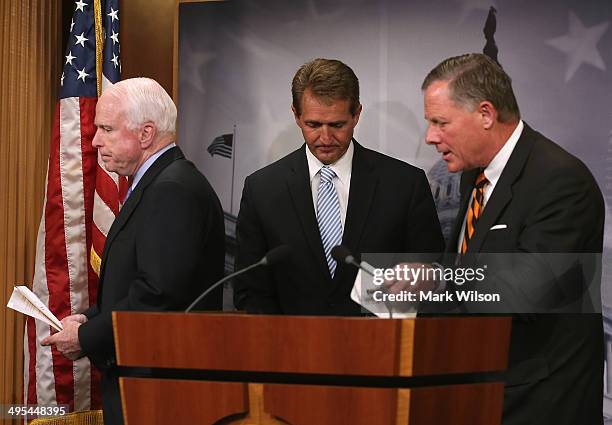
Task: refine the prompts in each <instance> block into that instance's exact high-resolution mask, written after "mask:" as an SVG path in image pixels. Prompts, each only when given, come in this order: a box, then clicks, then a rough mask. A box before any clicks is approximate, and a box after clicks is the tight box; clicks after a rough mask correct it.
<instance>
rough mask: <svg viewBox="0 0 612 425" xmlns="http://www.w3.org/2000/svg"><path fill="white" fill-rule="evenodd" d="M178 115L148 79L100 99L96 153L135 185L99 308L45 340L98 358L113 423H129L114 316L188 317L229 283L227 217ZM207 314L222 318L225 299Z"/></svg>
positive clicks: (108, 256)
mask: <svg viewBox="0 0 612 425" xmlns="http://www.w3.org/2000/svg"><path fill="white" fill-rule="evenodd" d="M176 114H177V113H176V106H175V105H174V103H173V101H172V99H171V98H170V96H169V95H168V94H167V93H166V91H165V90H164V89H163V88H162V87H161V86H160V85H159V84H158V83H157V82H156V81H154V80H151V79H148V78H133V79H127V80H123V81H121V82H119V83H117V84H115V85H114V86H112V87H110V88H109V89H107V90H106V91H105V92H104V94H103V95H102V96H101V97H100V99H99V100H98V104H97V106H96V116H95V125H96V127H97V131H96V135H95V137H94V139H93V142H92V144H93V146H94V147H96V148H97V149H98V151H99V153H100V156H101V158H102V161H103V162H104V167H105V168H106V169H107V170H108V171H109V172H115V173H117V174H119V175H122V176H130V181H131V183H130V187H129V190H128V194H127V196H126V199H125V202H124V205H123V208H122V209H121V211H120V213H119V215H118V216H117V218H116V219H115V221H114V223H113V225H112V227H111V228H110V231H109V233H108V236H107V238H106V244H105V246H104V252H103V255H102V265H101V270H100V285H99V290H98V297H97V302H96V304H94V305H93V306H92V307H91V308H90V309H89V310H87V311H86V312H84V313H83V314H75V315H72V316H68V317H66V318H64V319H63V320H62V324H63V327H64V330H63V331H61V332H58V333H56V334H54V335H52V336H50V337H48V338H46V339H45V340H43V341H42V343H43V344H44V345H51V344H55V345H56V346H57V349H58V350H59V351H60V352H61V353H62V354H64V355H65V356H66V357H68V358H71V359H76V358H79V357H81V356H84V355H85V356H88V357H89V358H90V359H91V360H92V361H93V363H94V364H95V365H96V366H97V367H98V368H99V369H100V370H101V372H102V399H103V406H104V422H105V423H106V424H121V423H123V418H122V414H121V402H120V398H119V386H118V380H117V371H116V367H115V350H114V341H113V329H112V319H111V313H112V311H116V310H128V311H133V310H142V311H165V310H183V309H185V308H186V307H187V306H188V305H189V303H190V302H191V301H193V299H195V298H196V297H197V296H198V295H199V294H200V293H201V292H203V291H204V290H205V289H206V288H207V287H209V286H210V285H211V284H212V283H214V282H215V281H216V280H218V279H219V278H220V277H221V276H222V274H223V264H224V224H223V211H222V209H221V205H220V203H219V199H218V198H217V195H216V194H215V192H214V190H213V189H212V187H211V186H210V184H209V183H208V181H207V180H206V178H205V177H204V176H203V175H202V174H201V173H200V172H199V171H198V170H197V169H196V167H195V166H194V165H193V164H192V163H191V162H189V161H187V160H186V159H185V157H184V156H183V153H182V152H181V150H180V149H179V148H178V147H177V146H176V144H175V143H174V141H175V125H176ZM199 307H200V308H206V309H221V294H220V293H218V294H216V297H210V298H208V299H207V304H205V305H200V306H199ZM160 338H163V335H160Z"/></svg>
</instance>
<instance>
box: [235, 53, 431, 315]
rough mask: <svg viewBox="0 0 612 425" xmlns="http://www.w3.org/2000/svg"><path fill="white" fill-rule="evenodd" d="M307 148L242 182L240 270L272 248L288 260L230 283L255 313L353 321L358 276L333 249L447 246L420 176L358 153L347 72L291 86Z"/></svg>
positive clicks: (311, 69)
mask: <svg viewBox="0 0 612 425" xmlns="http://www.w3.org/2000/svg"><path fill="white" fill-rule="evenodd" d="M292 96H293V105H292V111H293V114H294V116H295V121H296V123H297V125H298V126H299V127H300V129H301V130H302V134H303V136H304V140H305V142H306V143H305V145H303V146H302V147H301V148H299V149H298V150H296V151H294V152H293V153H290V154H289V155H287V156H286V157H284V158H282V159H281V160H279V161H277V162H275V163H273V164H271V165H269V166H267V167H265V168H263V169H261V170H259V171H257V172H256V173H254V174H252V175H250V176H249V177H247V179H246V180H245V184H244V190H243V193H242V201H241V205H240V212H239V215H238V222H237V230H236V235H237V239H238V255H237V261H236V265H237V268H241V267H244V266H246V265H249V264H251V263H254V262H256V261H258V260H259V259H260V258H261V257H262V256H263V255H264V254H265V253H266V251H268V250H269V249H271V248H274V247H276V246H278V245H283V244H286V245H289V246H290V247H291V248H292V256H291V258H290V259H289V260H288V261H285V262H284V263H282V264H279V265H276V266H274V267H272V268H271V269H260V270H256V271H253V272H251V273H250V274H247V275H245V276H244V277H242V278H241V279H238V280H237V281H236V285H235V303H236V305H237V307H238V308H239V309H245V310H247V311H249V312H254V313H271V314H316V315H358V314H360V313H361V310H360V307H359V306H358V305H357V304H355V303H354V302H353V301H351V300H350V298H349V294H350V291H351V288H352V286H353V282H354V280H355V276H356V274H357V271H356V270H355V269H354V268H353V267H352V266H347V265H345V264H336V261H335V260H333V259H332V257H331V255H330V251H331V248H333V247H334V246H335V245H340V244H343V245H345V246H346V247H347V248H349V249H350V250H351V251H352V252H353V253H355V254H361V253H375V252H389V253H393V252H440V251H441V250H442V249H443V239H442V235H441V231H440V224H439V222H438V218H437V215H436V211H435V207H434V204H433V199H432V196H431V192H430V189H429V185H428V182H427V179H426V177H425V174H424V173H423V171H422V170H420V169H418V168H415V167H413V166H411V165H408V164H406V163H404V162H402V161H399V160H396V159H393V158H390V157H388V156H385V155H383V154H380V153H378V152H374V151H372V150H370V149H367V148H365V147H363V146H361V145H360V144H359V143H357V142H356V141H355V140H354V139H353V130H354V128H355V126H356V125H357V122H358V121H359V116H360V113H361V109H362V107H361V104H360V103H359V82H358V80H357V77H356V76H355V74H354V73H353V71H352V70H351V68H349V67H348V66H347V65H345V64H343V63H342V62H340V61H337V60H329V59H315V60H313V61H311V62H308V63H306V64H304V65H303V66H302V67H301V68H300V69H299V70H298V71H297V73H296V75H295V77H294V79H293V83H292Z"/></svg>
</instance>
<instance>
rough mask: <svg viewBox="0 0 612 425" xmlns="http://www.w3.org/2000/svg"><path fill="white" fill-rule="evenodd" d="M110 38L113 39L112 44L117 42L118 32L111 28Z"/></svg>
mask: <svg viewBox="0 0 612 425" xmlns="http://www.w3.org/2000/svg"><path fill="white" fill-rule="evenodd" d="M110 38H111V39H112V40H113V44H115V43H119V33H115V30H113V33H112V34H111V36H110Z"/></svg>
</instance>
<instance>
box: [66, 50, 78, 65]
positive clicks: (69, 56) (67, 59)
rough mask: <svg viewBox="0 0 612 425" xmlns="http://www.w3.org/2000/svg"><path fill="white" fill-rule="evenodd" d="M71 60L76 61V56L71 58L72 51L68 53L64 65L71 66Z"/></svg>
mask: <svg viewBox="0 0 612 425" xmlns="http://www.w3.org/2000/svg"><path fill="white" fill-rule="evenodd" d="M72 59H76V56H72V51H68V56H66V64H70V65H72Z"/></svg>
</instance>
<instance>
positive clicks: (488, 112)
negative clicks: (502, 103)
mask: <svg viewBox="0 0 612 425" xmlns="http://www.w3.org/2000/svg"><path fill="white" fill-rule="evenodd" d="M478 113H479V114H480V119H481V121H482V126H483V128H484V129H485V130H490V129H491V128H492V127H493V125H494V124H495V121H497V109H495V106H493V104H492V103H491V102H489V101H488V100H483V101H482V102H480V103H479V104H478Z"/></svg>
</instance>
